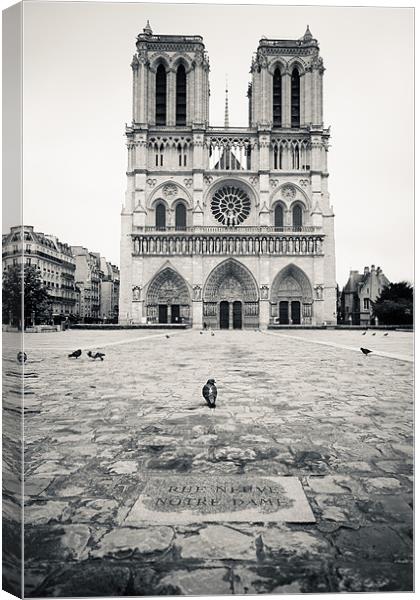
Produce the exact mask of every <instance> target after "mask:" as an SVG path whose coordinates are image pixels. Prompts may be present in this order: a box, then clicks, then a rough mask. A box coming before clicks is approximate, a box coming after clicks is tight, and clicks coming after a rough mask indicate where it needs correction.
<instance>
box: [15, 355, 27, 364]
mask: <svg viewBox="0 0 420 600" xmlns="http://www.w3.org/2000/svg"><path fill="white" fill-rule="evenodd" d="M16 358H17V361H18V363H20V364H22V363H26V360H27V358H28V357H27V356H26V352H18V353H17V357H16Z"/></svg>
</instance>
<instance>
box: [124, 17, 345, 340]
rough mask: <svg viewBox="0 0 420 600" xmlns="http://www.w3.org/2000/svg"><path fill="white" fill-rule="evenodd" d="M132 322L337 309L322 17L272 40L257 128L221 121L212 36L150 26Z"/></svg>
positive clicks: (142, 68)
mask: <svg viewBox="0 0 420 600" xmlns="http://www.w3.org/2000/svg"><path fill="white" fill-rule="evenodd" d="M131 67H132V70H133V120H132V124H131V125H130V126H127V127H126V136H127V146H128V168H127V176H128V186H127V193H126V199H125V204H124V207H123V210H122V214H121V288H120V323H132V324H137V323H186V324H188V325H191V326H193V327H202V326H203V325H204V324H205V325H206V326H208V327H211V328H214V329H216V328H220V329H223V328H226V329H228V328H229V329H230V328H233V329H235V328H237V329H240V328H256V327H261V328H265V327H269V326H270V325H278V324H280V325H294V326H297V325H319V324H323V323H327V324H328V323H335V322H336V312H335V311H336V280H335V248H334V214H333V210H332V206H331V204H330V199H329V194H328V169H327V151H328V143H329V129H326V128H324V125H323V116H322V104H323V102H322V79H323V72H324V67H323V62H322V59H321V57H320V56H319V46H318V42H317V41H316V40H315V39H314V38H313V36H312V34H311V32H310V31H309V28H308V29H307V30H306V33H305V35H304V36H303V37H302V38H300V39H297V40H272V39H261V40H260V42H259V45H258V48H257V52H256V54H255V56H254V58H253V59H252V65H251V76H252V81H251V83H250V84H249V88H248V98H249V124H248V127H229V117H228V110H227V96H226V114H225V123H224V126H223V127H210V126H209V95H210V91H209V62H208V57H207V54H206V51H205V47H204V43H203V39H202V37H201V36H197V35H193V36H181V35H155V34H153V32H152V30H151V28H150V25H149V24H147V26H146V27H145V29H144V30H143V33H142V34H140V35H139V36H138V38H137V53H136V54H135V55H134V57H133V61H132V63H131Z"/></svg>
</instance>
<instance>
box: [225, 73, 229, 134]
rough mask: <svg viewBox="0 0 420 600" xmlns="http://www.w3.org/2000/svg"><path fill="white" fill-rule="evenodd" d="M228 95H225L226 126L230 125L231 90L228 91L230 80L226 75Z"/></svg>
mask: <svg viewBox="0 0 420 600" xmlns="http://www.w3.org/2000/svg"><path fill="white" fill-rule="evenodd" d="M225 92H226V97H225V127H229V91H228V80H227V75H226V90H225Z"/></svg>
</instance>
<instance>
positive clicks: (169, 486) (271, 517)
mask: <svg viewBox="0 0 420 600" xmlns="http://www.w3.org/2000/svg"><path fill="white" fill-rule="evenodd" d="M208 521H244V522H248V521H275V522H287V523H314V522H315V518H314V516H313V513H312V510H311V508H310V506H309V503H308V500H307V498H306V496H305V493H304V491H303V488H302V485H301V483H300V481H299V479H298V478H297V477H252V476H245V475H233V476H226V477H224V476H208V477H206V476H203V475H200V476H196V475H187V476H181V475H171V476H167V477H155V476H151V477H149V478H148V479H147V480H145V482H144V483H143V485H142V491H141V493H140V496H139V498H138V499H137V501H136V502H135V504H134V506H133V508H132V509H131V511H130V513H129V514H128V516H127V518H126V520H125V523H124V524H125V525H132V526H135V525H137V524H144V522H148V523H166V524H185V523H200V522H208Z"/></svg>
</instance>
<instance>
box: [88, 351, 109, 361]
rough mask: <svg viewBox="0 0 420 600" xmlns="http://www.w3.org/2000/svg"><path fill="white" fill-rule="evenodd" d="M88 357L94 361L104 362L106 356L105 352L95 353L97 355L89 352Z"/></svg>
mask: <svg viewBox="0 0 420 600" xmlns="http://www.w3.org/2000/svg"><path fill="white" fill-rule="evenodd" d="M87 355H88V356H89V358H93V360H96V359H97V358H100V359H101V360H103V359H104V356H105V354H104V353H103V352H95V354H93V353H92V352H91V351H90V350H89V352H87Z"/></svg>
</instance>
